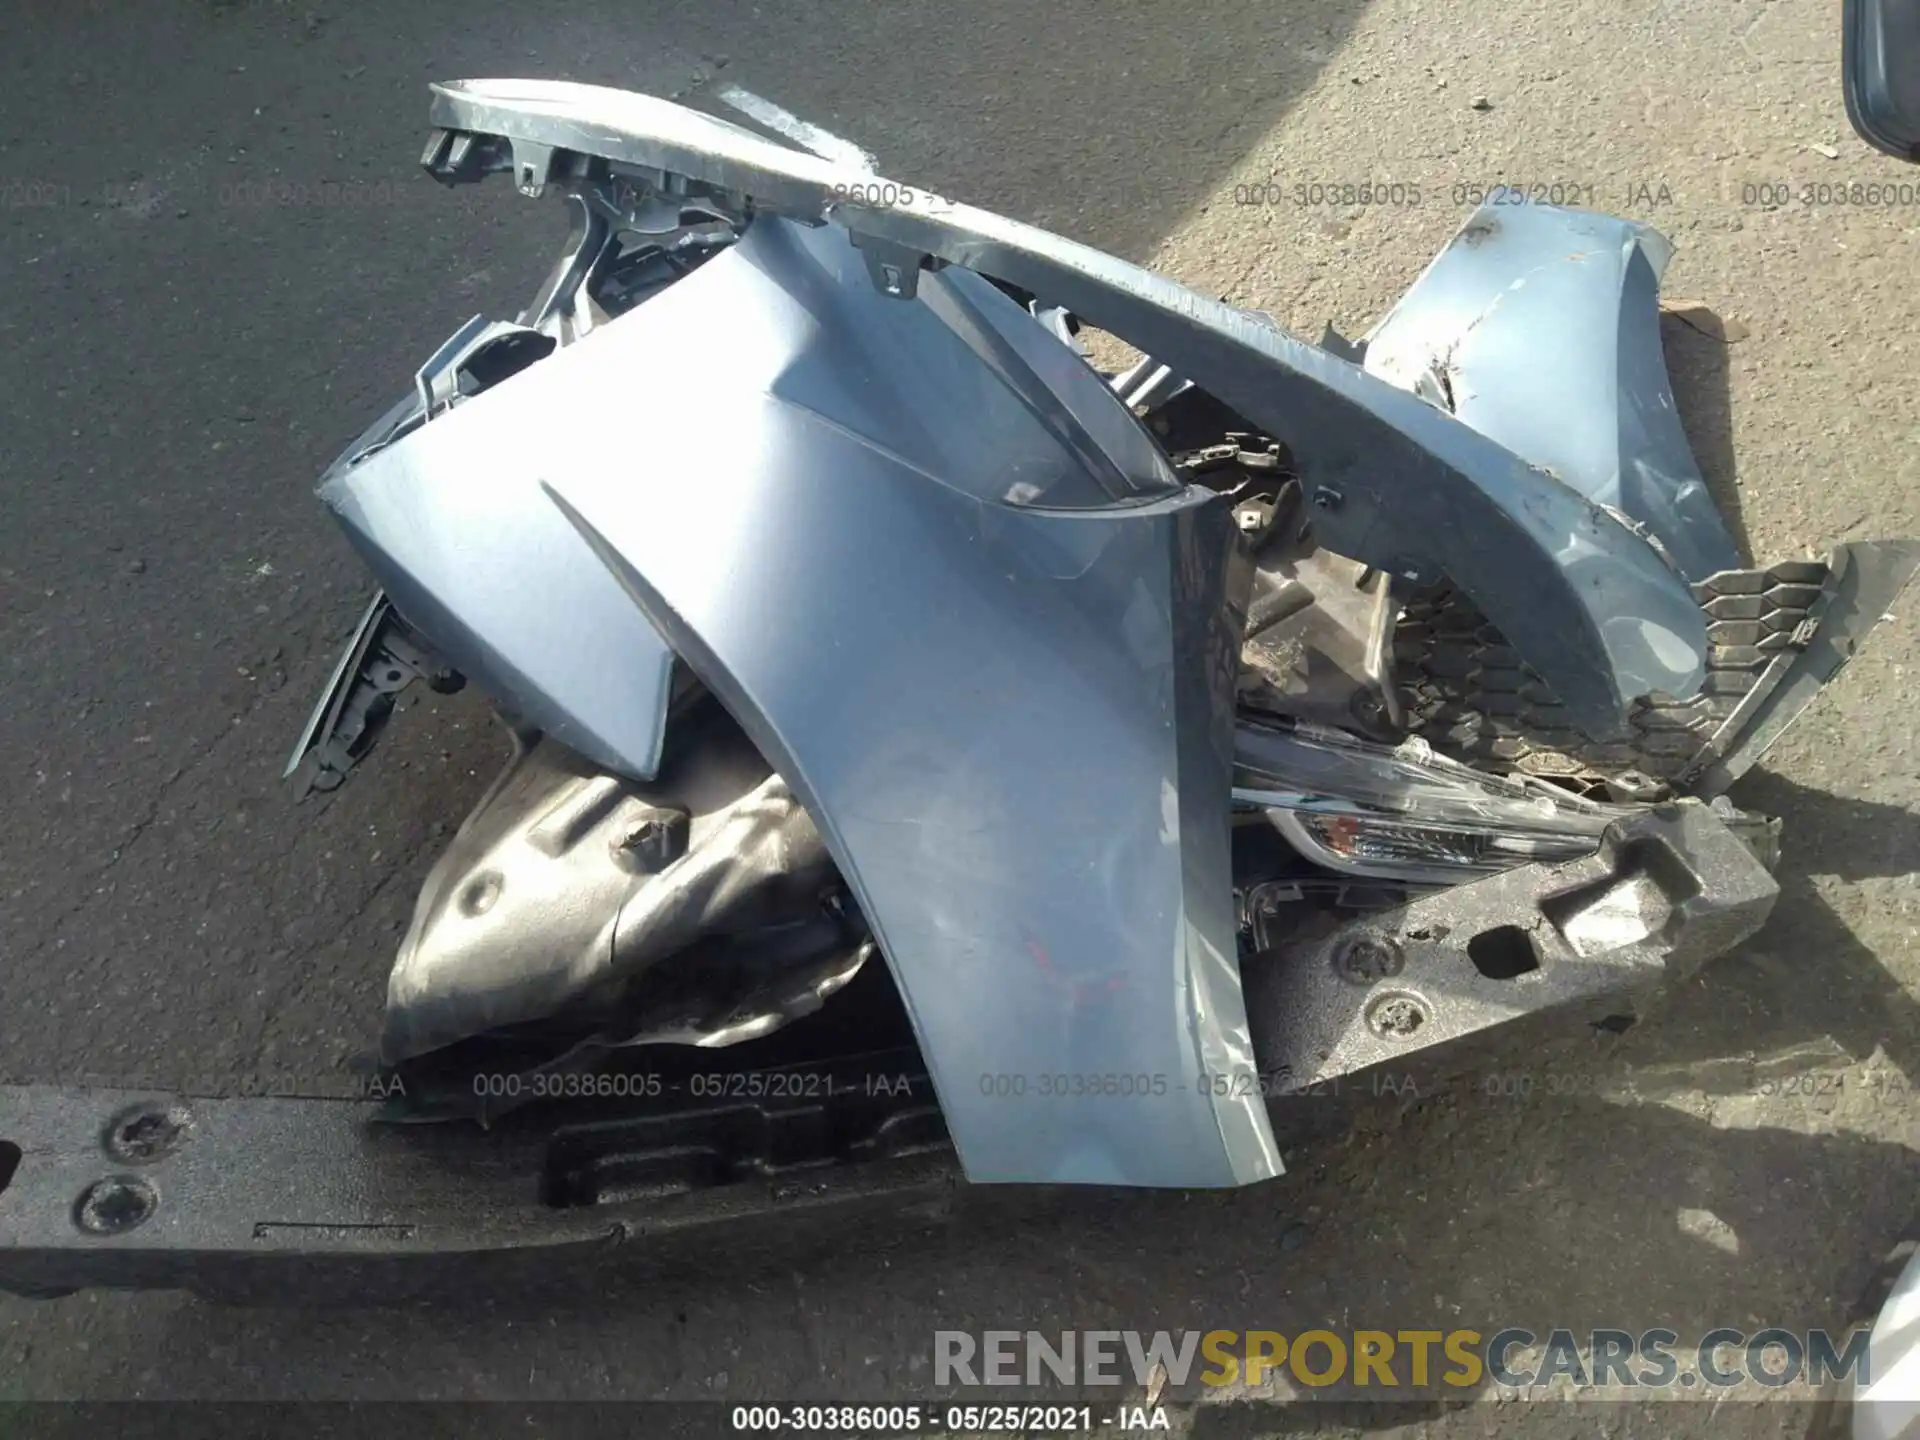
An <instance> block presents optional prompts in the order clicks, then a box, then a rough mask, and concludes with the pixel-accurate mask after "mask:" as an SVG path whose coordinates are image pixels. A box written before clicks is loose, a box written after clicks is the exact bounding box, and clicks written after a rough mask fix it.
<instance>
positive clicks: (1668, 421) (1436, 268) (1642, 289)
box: [1365, 191, 1741, 581]
mask: <svg viewBox="0 0 1920 1440" xmlns="http://www.w3.org/2000/svg"><path fill="white" fill-rule="evenodd" d="M1502 193H1504V194H1506V195H1508V196H1517V194H1518V192H1512V191H1509V192H1496V194H1495V196H1494V198H1492V199H1490V200H1488V201H1487V202H1486V203H1485V204H1483V205H1481V206H1480V208H1479V209H1478V210H1476V211H1474V213H1473V215H1472V216H1471V218H1469V219H1468V221H1467V223H1466V224H1465V225H1463V226H1462V227H1461V228H1460V232H1459V233H1458V234H1457V235H1455V236H1454V238H1453V240H1452V241H1451V242H1450V243H1449V244H1448V245H1447V247H1446V249H1444V250H1442V251H1441V252H1440V253H1439V255H1437V256H1435V257H1434V259H1433V262H1432V263H1431V264H1429V265H1428V266H1427V268H1426V270H1425V272H1424V273H1422V275H1421V276H1420V278H1419V279H1418V280H1416V281H1415V282H1414V283H1413V287H1412V288H1411V289H1409V290H1408V291H1407V293H1406V294H1404V295H1402V296H1401V297H1400V299H1399V300H1398V301H1396V302H1395V303H1394V306H1393V308H1392V309H1391V310H1389V311H1388V312H1387V314H1386V316H1385V318H1383V319H1382V320H1381V321H1380V323H1379V324H1378V325H1376V326H1375V327H1374V328H1373V330H1372V331H1371V332H1370V333H1369V334H1368V335H1367V337H1366V360H1365V366H1366V369H1367V370H1368V372H1369V373H1371V374H1374V375H1378V376H1380V377H1381V378H1382V379H1384V380H1388V381H1391V382H1392V383H1393V384H1395V385H1398V386H1400V387H1401V388H1402V389H1406V390H1411V391H1413V392H1414V393H1415V394H1417V395H1420V396H1421V397H1422V398H1424V399H1426V400H1428V401H1430V402H1431V403H1434V404H1436V405H1439V406H1441V407H1442V408H1444V409H1445V410H1447V411H1449V412H1450V413H1452V414H1454V415H1456V416H1458V417H1459V418H1460V419H1461V420H1462V421H1464V422H1465V423H1466V424H1468V425H1471V426H1472V427H1473V428H1474V429H1475V430H1477V431H1479V432H1480V433H1481V434H1482V435H1485V436H1487V437H1488V438H1489V439H1492V440H1495V441H1498V442H1499V443H1500V444H1501V445H1504V446H1505V447H1506V448H1507V449H1509V450H1511V451H1513V453H1514V454H1516V455H1518V456H1520V457H1521V458H1522V459H1524V460H1527V461H1528V462H1530V463H1531V464H1533V465H1536V466H1538V467H1539V468H1540V469H1542V470H1544V471H1546V472H1547V473H1548V474H1550V475H1552V476H1554V477H1555V478H1556V479H1558V480H1560V481H1562V482H1563V483H1565V484H1566V485H1569V486H1571V487H1572V488H1573V489H1574V490H1576V491H1578V492H1579V493H1580V494H1581V495H1584V496H1585V497H1586V498H1587V499H1589V500H1591V501H1593V502H1594V503H1595V504H1598V505H1602V506H1605V507H1608V508H1610V509H1613V510H1617V511H1619V512H1621V513H1622V514H1625V515H1626V516H1628V517H1629V518H1630V519H1631V520H1633V521H1634V522H1636V523H1637V524H1639V525H1644V526H1645V527H1646V528H1647V529H1648V530H1649V531H1650V532H1651V533H1652V535H1653V538H1654V539H1655V540H1656V541H1657V542H1658V544H1659V546H1660V548H1661V549H1662V550H1663V551H1664V552H1665V553H1666V554H1667V555H1669V556H1670V557H1672V559H1673V562H1674V564H1676V565H1677V566H1678V567H1679V569H1680V572H1681V573H1682V574H1683V575H1685V576H1686V577H1687V579H1689V580H1691V581H1700V580H1704V579H1705V578H1706V577H1707V576H1709V575H1711V574H1713V573H1715V572H1716V571H1720V570H1734V569H1738V568H1739V566H1740V563H1741V559H1740V553H1739V550H1738V548H1737V547H1736V546H1735V544H1734V542H1733V537H1732V536H1731V535H1730V534H1729V533H1728V532H1727V527H1726V524H1725V522H1724V521H1723V520H1722V519H1721V518H1720V512H1719V510H1718V509H1717V508H1716V507H1715V505H1714V503H1713V497H1712V495H1711V494H1710V493H1709V492H1708V490H1707V486H1706V482H1705V480H1704V479H1703V478H1702V477H1701V474H1700V467H1699V465H1698V464H1697V463H1696V462H1695V460H1694V458H1693V451H1692V449H1691V447H1690V446H1689V445H1688V443H1687V436H1686V431H1685V430H1684V429H1682V428H1681V424H1680V412H1679V410H1678V408H1677V407H1676V406H1675V404H1674V399H1673V387H1672V385H1671V383H1670V382H1669V381H1668V378H1667V367H1666V360H1665V358H1664V357H1663V355H1662V352H1661V346H1660V306H1659V286H1660V276H1661V274H1662V272H1664V271H1665V269H1666V266H1667V262H1668V260H1669V259H1671V258H1672V255H1673V245H1672V243H1671V242H1670V241H1668V240H1667V238H1666V237H1665V236H1664V235H1662V234H1660V233H1659V232H1658V231H1657V230H1654V229H1652V228H1651V227H1649V226H1646V225H1642V224H1638V223H1636V222H1634V221H1631V220H1621V219H1617V218H1615V217H1614V216H1611V215H1600V214H1595V213H1594V212H1592V211H1588V210H1568V209H1563V208H1560V207H1557V206H1552V205H1533V204H1526V203H1516V201H1515V200H1512V199H1503V198H1501V195H1502Z"/></svg>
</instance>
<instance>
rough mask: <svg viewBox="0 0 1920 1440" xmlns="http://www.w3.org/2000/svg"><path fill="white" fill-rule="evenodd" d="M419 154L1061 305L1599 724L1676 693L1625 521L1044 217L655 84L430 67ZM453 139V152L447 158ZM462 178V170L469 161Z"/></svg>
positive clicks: (1679, 598) (1600, 729)
mask: <svg viewBox="0 0 1920 1440" xmlns="http://www.w3.org/2000/svg"><path fill="white" fill-rule="evenodd" d="M433 88H434V102H433V110H432V118H433V123H434V124H435V125H436V126H438V127H440V133H439V134H438V135H437V136H436V139H435V141H434V143H433V145H431V146H430V147H429V151H428V159H427V163H428V167H429V169H430V170H434V171H435V173H441V174H444V175H446V176H448V178H462V177H463V176H464V174H465V172H464V171H463V167H464V166H468V165H470V163H471V160H472V158H473V155H474V153H475V152H474V150H473V146H472V143H471V142H472V140H473V137H475V136H497V137H503V138H504V139H506V140H507V141H508V143H509V144H510V146H511V149H512V161H511V163H512V170H513V175H514V178H515V180H516V182H517V183H518V185H519V187H520V188H521V189H522V190H523V191H525V192H526V193H528V194H539V193H540V192H541V190H542V189H544V188H545V187H546V186H547V185H550V184H553V183H556V182H565V181H566V179H567V176H568V175H569V174H573V173H577V172H576V171H575V169H574V167H575V164H576V161H577V160H578V158H579V157H580V156H595V157H600V158H601V159H602V160H607V161H612V162H615V163H617V164H621V165H626V166H630V167H633V168H634V170H635V172H636V173H640V174H643V175H655V176H662V177H666V178H667V180H668V181H669V182H670V183H671V184H672V185H673V186H674V187H675V190H676V193H681V194H694V193H699V194H706V195H719V196H723V197H726V199H727V200H728V201H729V202H730V203H738V204H740V205H746V204H748V203H749V201H751V203H753V204H756V205H758V206H760V207H761V208H763V209H766V208H771V209H773V210H775V211H777V212H778V213H781V214H785V215H789V216H792V217H794V218H798V219H803V220H807V221H818V220H824V221H826V222H828V223H830V224H832V225H835V226H840V227H844V228H845V229H846V230H847V231H848V232H850V233H851V234H852V235H853V236H854V237H855V240H856V243H858V244H859V245H861V246H862V247H863V249H864V250H865V252H866V255H867V258H868V263H869V265H870V267H871V269H872V272H873V275H874V277H875V279H876V282H877V283H883V284H886V285H890V286H892V287H893V290H894V293H895V294H898V295H900V296H902V297H903V303H905V300H906V299H908V298H910V297H911V296H912V295H913V294H914V286H915V277H916V276H917V275H918V274H919V273H920V272H921V270H922V269H923V267H926V266H929V265H933V264H936V263H947V264H953V265H961V266H966V267H967V268H969V269H972V270H976V271H979V272H980V273H982V274H986V275H991V276H994V277H996V278H999V279H1002V280H1005V281H1008V282H1010V283H1012V284H1015V285H1019V286H1022V287H1024V288H1025V289H1027V290H1029V291H1031V292H1033V293H1034V294H1036V295H1039V296H1041V297H1043V298H1044V299H1045V300H1046V301H1047V302H1048V303H1050V304H1055V305H1060V306H1064V307H1065V308H1066V309H1068V310H1070V311H1072V312H1073V313H1074V314H1076V315H1078V316H1080V317H1081V318H1082V319H1084V320H1086V321H1087V322H1088V323H1090V324H1093V325H1097V326H1099V327H1101V328H1102V329H1105V330H1108V331H1110V332H1112V333H1113V334H1115V335H1118V336H1120V337H1121V338H1122V339H1124V340H1126V341H1128V342H1129V343H1131V344H1133V345H1135V346H1137V347H1139V348H1140V349H1141V350H1143V351H1145V352H1147V353H1148V354H1150V355H1152V356H1154V357H1155V358H1156V359H1158V360H1159V361H1161V362H1162V363H1164V364H1166V365H1168V366H1170V367H1171V369H1172V370H1173V372H1174V373H1176V374H1179V375H1181V376H1184V377H1185V378H1186V379H1188V380H1190V381H1192V382H1193V383H1194V384H1196V385H1198V386H1200V387H1202V388H1203V389H1205V390H1207V391H1208V392H1210V393H1211V394H1213V395H1215V396H1217V397H1218V398H1219V399H1220V400H1222V401H1224V402H1225V403H1227V404H1228V405H1229V406H1231V407H1232V408H1233V409H1235V410H1236V411H1238V412H1239V413H1240V414H1242V415H1244V416H1246V417H1247V418H1248V419H1249V420H1250V421H1252V422H1253V423H1254V424H1255V425H1256V426H1257V427H1259V428H1260V429H1262V430H1264V431H1266V432H1267V433H1269V434H1271V435H1274V436H1276V437H1278V438H1280V439H1282V440H1284V441H1285V442H1286V443H1287V445H1288V447H1289V450H1290V452H1291V454H1292V457H1293V460H1294V463H1295V466H1296V468H1297V469H1298V471H1299V473H1300V475H1301V478H1302V482H1303V484H1304V485H1305V487H1306V489H1307V492H1308V494H1309V495H1310V496H1311V497H1312V499H1313V502H1314V505H1315V507H1316V513H1315V527H1316V534H1317V536H1318V537H1319V539H1320V541H1321V543H1323V544H1324V545H1325V546H1326V547H1327V548H1329V549H1331V550H1334V551H1336V552H1337V553H1339V554H1342V555H1346V556H1348V557H1350V558H1352V559H1356V560H1361V561H1364V562H1366V563H1367V564H1370V565H1374V566H1377V567H1379V568H1381V569H1384V570H1387V571H1390V572H1392V573H1394V574H1396V575H1401V576H1405V577H1408V578H1410V579H1414V580H1422V581H1431V580H1437V579H1439V578H1441V577H1442V576H1445V577H1447V578H1449V579H1451V580H1452V581H1453V582H1454V583H1455V584H1456V585H1458V586H1459V587H1460V588H1461V589H1462V590H1464V591H1465V592H1466V593H1467V594H1469V595H1470V596H1471V597H1472V599H1473V601H1474V603H1475V604H1476V605H1477V606H1478V607H1479V608H1480V610H1481V612H1482V613H1483V614H1484V615H1486V616H1487V618H1488V619H1489V620H1490V621H1492V622H1493V624H1495V625H1496V626H1498V627H1499V629H1500V630H1501V632H1502V633H1503V634H1505V635H1506V636H1507V638H1508V639H1509V640H1510V641H1511V642H1512V643H1513V644H1514V645H1515V646H1516V647H1517V648H1518V649H1519V650H1520V651H1521V653H1522V654H1523V655H1525V656H1526V658H1527V660H1528V661H1529V663H1530V664H1532V665H1533V666H1534V667H1535V668H1536V670H1538V671H1539V673H1540V674H1541V675H1542V677H1543V678H1545V679H1546V680H1547V681H1548V682H1549V683H1550V684H1551V685H1552V686H1553V689H1554V691H1555V693H1556V694H1557V695H1559V696H1560V697H1561V700H1562V702H1563V703H1564V704H1565V705H1566V706H1567V709H1568V712H1569V714H1570V715H1571V716H1572V717H1573V718H1574V719H1575V721H1576V722H1577V723H1578V724H1579V725H1580V726H1581V728H1582V729H1583V730H1585V731H1586V732H1587V733H1588V734H1589V735H1591V736H1593V737H1594V738H1596V739H1605V738H1612V737H1615V736H1618V735H1620V734H1623V733H1624V731H1625V719H1624V717H1625V714H1626V711H1627V708H1628V706H1629V705H1630V704H1631V703H1632V701H1633V700H1634V699H1635V698H1637V697H1638V696H1640V695H1644V694H1647V693H1650V692H1655V691H1658V692H1663V693H1667V694H1673V695H1682V696H1684V695H1690V694H1692V693H1693V692H1694V691H1695V690H1696V689H1697V688H1698V686H1699V684H1700V680H1701V678H1702V675H1703V674H1704V656H1705V651H1706V627H1705V622H1704V620H1703V619H1702V617H1701V615H1700V612H1699V610H1698V608H1697V607H1696V606H1695V604H1694V603H1693V598H1692V596H1691V594H1690V593H1689V591H1688V589H1687V586H1686V584H1685V582H1684V580H1683V579H1682V578H1681V577H1680V576H1679V575H1678V574H1676V573H1675V572H1674V571H1673V570H1672V569H1670V568H1669V567H1668V565H1667V564H1666V563H1665V562H1664V561H1663V560H1662V559H1661V558H1660V556H1658V555H1657V554H1656V553H1655V552H1654V550H1653V548H1652V547H1651V546H1650V545H1648V544H1647V543H1646V542H1645V541H1644V540H1643V539H1642V538H1641V537H1640V536H1639V535H1637V534H1635V533H1633V531H1632V530H1630V529H1629V528H1628V526H1627V525H1625V524H1623V523H1621V522H1620V521H1618V520H1616V519H1615V518H1614V517H1613V516H1610V515H1609V514H1607V513H1606V511H1605V510H1603V509H1602V508H1600V507H1599V506H1597V505H1595V504H1593V503H1592V502H1591V501H1589V500H1587V499H1585V498H1584V497H1583V496H1581V495H1579V494H1577V493H1576V492H1575V491H1573V490H1572V489H1571V488H1570V487H1568V486H1566V485H1563V484H1560V483H1558V482H1557V481H1556V480H1555V479H1554V478H1553V477H1551V476H1549V475H1547V474H1546V473H1545V472H1544V471H1542V470H1540V469H1538V468H1535V467H1534V466H1533V465H1531V464H1529V463H1527V462H1526V461H1525V460H1523V459H1521V458H1520V457H1519V456H1517V455H1515V454H1514V453H1513V452H1512V451H1511V450H1508V449H1506V448H1505V447H1504V446H1501V445H1499V444H1496V443H1495V442H1493V441H1491V440H1489V439H1488V438H1487V437H1486V436H1484V435H1482V434H1480V433H1479V432H1478V431H1476V430H1474V429H1472V428H1471V427H1469V426H1467V425H1465V424H1463V423H1461V422H1460V421H1459V420H1458V419H1456V418H1454V417H1453V416H1451V415H1449V414H1446V413H1445V412H1443V411H1441V410H1439V409H1437V408H1436V407H1434V406H1432V405H1429V404H1427V403H1425V402H1424V401H1421V400H1419V399H1417V398H1416V397H1415V396H1413V395H1411V394H1409V393H1407V392H1406V391H1404V390H1401V389H1399V388H1397V387H1395V386H1393V385H1391V384H1389V383H1387V382H1386V381H1383V380H1381V379H1379V378H1378V377H1376V376H1373V375H1370V374H1368V373H1367V372H1366V371H1365V370H1363V369H1361V368H1360V367H1359V366H1358V365H1355V364H1352V363H1350V362H1349V361H1347V360H1344V359H1342V358H1340V357H1338V356H1336V355H1333V354H1330V353H1329V352H1327V351H1325V350H1322V349H1319V348H1317V347H1315V346H1312V345H1309V344H1306V343H1305V342H1303V341H1301V340H1298V339H1296V338H1295V337H1293V336H1291V335H1289V334H1287V333H1286V332H1285V331H1283V330H1281V329H1280V328H1279V327H1278V326H1276V325H1274V324H1272V323H1271V322H1270V321H1268V320H1267V319H1266V318H1265V317H1263V316H1258V315H1254V314H1251V313H1249V312H1247V311H1243V310H1238V309H1235V308H1234V307H1232V306H1230V305H1227V304H1224V303H1223V302H1220V301H1217V300H1212V299H1209V298H1207V297H1206V296H1203V295H1200V294H1197V293H1196V292H1194V291H1192V290H1189V289H1187V288H1186V287H1184V286H1181V285H1178V284H1176V283H1175V282H1173V281H1171V280H1168V279H1166V278H1164V277H1162V276H1158V275H1155V274H1152V273H1151V272H1149V271H1146V270H1143V269H1141V268H1140V267H1138V266H1136V265H1131V264H1128V263H1127V262H1125V261H1123V260H1119V259H1116V258H1115V257H1113V256H1111V255H1106V254H1103V253H1102V252H1100V251H1098V250H1095V249H1093V248H1091V247H1090V246H1086V245H1082V244H1078V243H1076V242H1074V241H1071V240H1067V239H1063V238H1062V237H1060V236H1058V235H1053V234H1050V233H1048V232H1047V231H1044V230H1040V229H1037V228H1035V227H1033V226H1031V225H1025V224H1022V223H1020V222H1019V221H1016V220H1009V219H1007V218H1005V217H1004V216H999V215H994V214H992V213H990V212H988V211H985V210H980V209H976V208H975V207H973V206H969V205H962V204H957V203H955V202H953V201H949V200H947V199H945V198H943V197H941V196H939V195H936V194H933V193H931V192H928V191H926V190H924V189H922V188H918V187H912V186H899V185H895V184H892V183H891V182H886V181H881V180H878V179H877V177H875V176H873V175H871V174H869V173H867V172H866V171H863V170H859V169H856V168H853V167H850V166H847V165H844V164H839V163H835V162H833V161H829V160H824V159H821V158H819V157H816V156H812V155H808V154H805V153H802V152H799V151H795V150H791V149H788V148H787V147H785V146H782V145H778V144H775V143H773V142H771V141H768V140H764V139H762V138H760V137H758V136H756V135H754V134H752V133H751V132H749V131H746V130H743V129H741V128H740V127H738V126H734V125H729V124H726V123H725V122H722V121H718V120H715V119H713V118H712V117H710V116H706V115H701V114H698V113H696V112H694V111H690V110H687V109H685V108H683V107H681V106H678V105H674V104H671V103H669V102H667V101H662V100H658V99H655V98H653V97H651V96H647V95H639V94H635V93H632V92H630V91H622V90H613V89H608V88H604V87H600V86H591V85H577V84H570V83H563V82H549V81H534V80H469V81H460V82H456V83H453V84H446V85H436V86H434V87H433ZM455 157H461V158H455ZM465 178H477V175H476V176H466V177H465Z"/></svg>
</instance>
